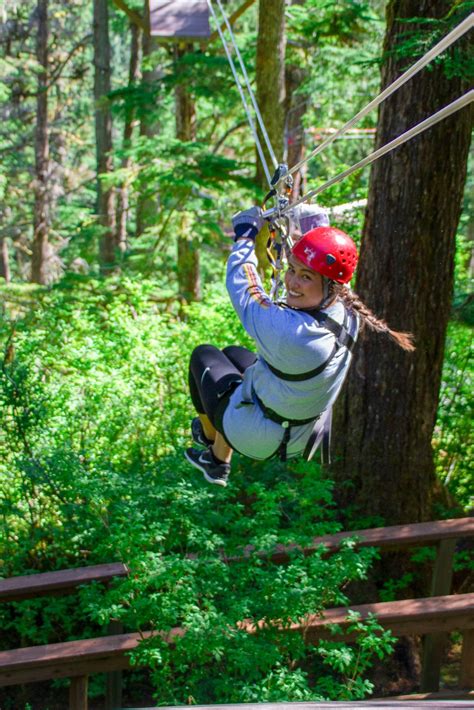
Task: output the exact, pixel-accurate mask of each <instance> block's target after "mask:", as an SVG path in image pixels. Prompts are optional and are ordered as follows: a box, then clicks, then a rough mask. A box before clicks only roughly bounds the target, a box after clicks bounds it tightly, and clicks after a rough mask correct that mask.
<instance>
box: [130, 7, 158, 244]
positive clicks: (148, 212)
mask: <svg viewBox="0 0 474 710" xmlns="http://www.w3.org/2000/svg"><path fill="white" fill-rule="evenodd" d="M143 16H144V20H145V23H146V27H147V31H146V32H144V33H143V42H142V53H143V60H144V61H145V60H146V59H147V58H148V57H149V56H150V54H151V53H152V52H153V50H155V49H156V47H157V40H156V37H152V36H151V35H150V31H149V23H150V3H149V0H145V1H144V5H143ZM158 73H159V67H154V68H153V69H149V68H147V69H144V70H143V84H144V85H145V86H146V85H147V84H149V86H150V87H151V85H152V84H153V82H154V81H155V79H156V76H157V74H158ZM159 131H160V125H159V123H158V121H157V120H156V118H155V117H154V116H153V114H151V117H150V115H149V114H148V113H146V114H145V115H143V114H142V118H141V120H140V135H141V136H145V137H146V138H153V136H156V135H158V133H159ZM157 215H158V200H157V198H156V197H155V196H154V197H150V196H149V195H147V194H144V193H143V192H142V193H140V194H139V195H138V199H137V213H136V236H137V237H139V236H140V234H143V232H144V231H145V229H146V228H147V227H150V226H151V225H152V224H153V223H154V222H156V219H157Z"/></svg>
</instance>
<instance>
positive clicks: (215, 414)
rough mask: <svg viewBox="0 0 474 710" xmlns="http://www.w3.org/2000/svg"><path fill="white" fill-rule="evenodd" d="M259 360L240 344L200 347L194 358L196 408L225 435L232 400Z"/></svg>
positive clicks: (191, 377) (191, 383) (191, 376)
mask: <svg viewBox="0 0 474 710" xmlns="http://www.w3.org/2000/svg"><path fill="white" fill-rule="evenodd" d="M256 359H257V356H256V355H255V353H253V352H251V351H250V350H247V348H243V347H241V346H239V345H229V347H227V348H224V349H223V350H219V349H218V348H216V347H214V345H198V347H197V348H195V350H194V351H193V353H192V355H191V361H190V363H189V390H190V392H191V399H192V400H193V404H194V407H195V409H196V411H197V412H198V414H206V415H207V417H208V418H209V420H210V421H211V423H212V425H213V426H214V427H215V428H216V429H217V431H220V432H221V434H223V431H222V417H223V414H224V410H225V407H226V405H227V402H228V400H229V397H230V395H231V394H232V392H233V391H234V389H235V388H236V387H237V385H238V384H240V382H242V375H243V373H244V372H245V370H246V369H247V367H250V365H253V363H254V362H255V361H256Z"/></svg>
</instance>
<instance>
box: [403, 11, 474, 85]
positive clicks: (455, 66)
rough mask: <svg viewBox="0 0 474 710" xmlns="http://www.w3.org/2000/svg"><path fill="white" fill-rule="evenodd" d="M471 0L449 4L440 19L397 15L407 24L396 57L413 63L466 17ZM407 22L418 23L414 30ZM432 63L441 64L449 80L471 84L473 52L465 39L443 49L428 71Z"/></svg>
mask: <svg viewBox="0 0 474 710" xmlns="http://www.w3.org/2000/svg"><path fill="white" fill-rule="evenodd" d="M473 9H474V3H473V2H472V0H467V1H466V2H463V1H462V0H461V1H460V2H458V1H456V2H453V3H452V6H451V9H450V10H449V12H447V13H446V15H445V16H444V17H442V18H440V19H436V18H427V17H410V18H397V19H398V20H399V21H400V22H402V23H403V24H405V25H406V27H407V28H406V31H405V32H402V33H400V35H399V40H398V43H397V47H396V50H395V52H394V53H395V56H396V57H400V58H402V59H403V58H407V59H409V60H411V63H414V61H415V60H416V59H419V58H420V57H422V56H423V55H424V54H425V53H426V52H428V51H429V50H430V49H432V47H434V45H435V44H437V43H438V42H439V41H440V40H441V39H442V38H443V37H445V36H446V35H447V34H449V32H451V31H452V30H453V29H454V28H455V27H456V26H457V25H459V24H460V23H461V22H462V21H463V20H465V19H466V18H467V17H468V16H469V15H470V14H471V13H472V11H473ZM410 25H417V28H416V29H413V28H411V27H410ZM420 28H421V29H420ZM435 65H439V66H442V68H443V71H444V73H445V75H446V77H447V78H448V79H452V78H454V77H461V78H462V79H464V80H465V81H466V82H471V83H472V78H473V76H474V61H473V59H472V51H471V48H470V46H469V43H468V41H466V38H465V37H464V38H462V39H460V40H458V42H457V43H456V44H455V45H454V46H452V47H450V48H449V49H448V50H447V51H445V52H443V53H442V54H441V55H440V56H439V57H437V58H436V59H435V60H434V61H433V64H432V66H431V67H430V70H432V67H433V66H435Z"/></svg>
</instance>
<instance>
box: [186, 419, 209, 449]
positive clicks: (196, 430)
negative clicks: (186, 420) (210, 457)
mask: <svg viewBox="0 0 474 710" xmlns="http://www.w3.org/2000/svg"><path fill="white" fill-rule="evenodd" d="M191 436H192V437H193V441H195V442H196V444H199V445H200V446H206V447H207V446H210V445H211V444H213V443H214V442H213V441H211V439H208V438H207V436H206V435H205V433H204V429H203V428H202V424H201V420H200V419H199V417H194V419H193V420H192V421H191Z"/></svg>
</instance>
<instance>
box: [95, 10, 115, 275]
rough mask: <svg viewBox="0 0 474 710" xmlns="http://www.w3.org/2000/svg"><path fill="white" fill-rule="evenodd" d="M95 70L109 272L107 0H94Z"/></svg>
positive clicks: (102, 252)
mask: <svg viewBox="0 0 474 710" xmlns="http://www.w3.org/2000/svg"><path fill="white" fill-rule="evenodd" d="M94 69H95V73H94V99H95V135H96V161H97V212H98V216H99V224H100V225H101V227H102V232H101V236H100V248H99V258H100V264H101V270H102V271H103V272H104V273H107V272H108V271H110V270H111V268H113V265H114V262H115V193H114V189H113V188H112V187H106V186H105V185H104V183H103V181H102V180H101V177H100V176H101V175H106V174H107V173H110V172H111V171H112V170H113V162H112V116H111V114H110V109H109V106H108V104H107V98H106V97H107V94H108V93H109V92H110V77H111V69H110V41H109V15H108V6H107V0H94Z"/></svg>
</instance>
